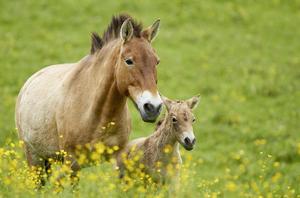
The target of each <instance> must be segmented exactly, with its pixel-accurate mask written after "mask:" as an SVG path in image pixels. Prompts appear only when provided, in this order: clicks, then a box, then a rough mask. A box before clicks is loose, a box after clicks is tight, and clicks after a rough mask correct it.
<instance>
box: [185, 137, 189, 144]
mask: <svg viewBox="0 0 300 198" xmlns="http://www.w3.org/2000/svg"><path fill="white" fill-rule="evenodd" d="M184 143H185V144H186V145H190V144H191V140H190V138H188V137H186V138H184Z"/></svg>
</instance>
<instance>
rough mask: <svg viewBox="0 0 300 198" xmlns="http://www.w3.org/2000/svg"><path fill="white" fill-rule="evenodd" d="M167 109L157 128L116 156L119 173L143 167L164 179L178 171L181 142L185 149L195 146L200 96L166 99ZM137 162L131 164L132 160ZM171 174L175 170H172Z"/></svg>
mask: <svg viewBox="0 0 300 198" xmlns="http://www.w3.org/2000/svg"><path fill="white" fill-rule="evenodd" d="M163 102H164V104H165V106H166V109H167V112H166V115H165V116H164V118H163V119H162V120H161V121H159V123H158V125H157V128H156V130H155V132H154V133H153V134H152V135H150V136H148V137H142V138H138V139H135V140H133V141H131V142H129V144H128V145H127V147H125V149H124V150H123V152H121V153H120V154H119V156H118V159H117V165H118V167H119V169H120V177H123V176H124V174H125V171H127V173H130V172H132V171H133V170H136V169H137V167H140V168H142V171H143V172H146V173H147V174H149V175H151V176H152V179H153V180H154V181H156V182H165V179H167V177H168V176H170V171H171V172H173V174H174V173H175V175H178V173H179V171H178V169H179V166H180V164H181V163H182V159H181V156H180V152H179V144H181V145H182V146H183V147H184V148H185V149H186V150H192V149H193V148H194V145H195V142H196V139H195V136H194V133H193V127H192V124H193V122H195V117H194V115H193V113H192V110H193V109H194V108H195V107H196V106H197V104H198V102H199V96H194V97H192V98H191V99H189V100H186V101H172V100H169V99H167V98H164V99H163ZM133 161H134V162H135V165H137V166H134V165H133V166H134V167H133V166H132V162H133ZM171 175H172V173H171Z"/></svg>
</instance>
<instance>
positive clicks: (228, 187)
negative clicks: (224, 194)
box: [226, 181, 237, 192]
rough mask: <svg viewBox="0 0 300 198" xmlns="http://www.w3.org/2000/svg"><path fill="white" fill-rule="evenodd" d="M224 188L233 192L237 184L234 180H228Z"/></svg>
mask: <svg viewBox="0 0 300 198" xmlns="http://www.w3.org/2000/svg"><path fill="white" fill-rule="evenodd" d="M226 189H227V190H228V191H230V192H234V191H236V190H237V186H236V184H235V183H234V182H232V181H230V182H227V184H226Z"/></svg>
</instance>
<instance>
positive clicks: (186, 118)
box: [163, 96, 199, 150]
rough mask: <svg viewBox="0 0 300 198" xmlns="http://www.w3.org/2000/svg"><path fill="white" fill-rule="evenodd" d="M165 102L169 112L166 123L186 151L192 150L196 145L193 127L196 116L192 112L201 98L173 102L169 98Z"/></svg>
mask: <svg viewBox="0 0 300 198" xmlns="http://www.w3.org/2000/svg"><path fill="white" fill-rule="evenodd" d="M163 101H164V104H165V106H166V109H167V111H168V113H167V116H166V119H167V121H166V122H167V123H169V124H170V125H171V131H172V133H173V135H174V136H175V138H176V140H177V141H178V142H179V143H180V144H181V145H182V146H183V147H184V148H185V149H186V150H192V149H193V148H194V145H195V143H196V138H195V135H194V132H193V126H192V125H193V123H194V122H195V116H194V114H193V112H192V110H193V109H194V108H196V106H197V104H198V103H199V96H194V97H192V98H191V99H188V100H185V101H173V100H170V99H167V98H164V99H163Z"/></svg>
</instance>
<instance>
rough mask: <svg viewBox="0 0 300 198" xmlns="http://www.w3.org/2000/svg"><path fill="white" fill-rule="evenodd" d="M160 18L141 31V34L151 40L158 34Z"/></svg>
mask: <svg viewBox="0 0 300 198" xmlns="http://www.w3.org/2000/svg"><path fill="white" fill-rule="evenodd" d="M159 24H160V19H157V20H156V21H155V22H154V23H153V24H152V25H151V26H150V27H148V28H147V29H145V30H144V31H143V32H142V36H143V37H144V38H145V39H147V40H148V41H149V42H152V41H153V40H154V39H155V37H156V36H157V34H158V30H159Z"/></svg>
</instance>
